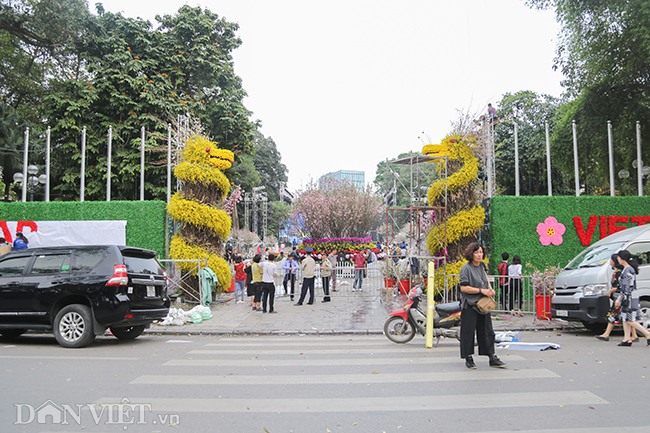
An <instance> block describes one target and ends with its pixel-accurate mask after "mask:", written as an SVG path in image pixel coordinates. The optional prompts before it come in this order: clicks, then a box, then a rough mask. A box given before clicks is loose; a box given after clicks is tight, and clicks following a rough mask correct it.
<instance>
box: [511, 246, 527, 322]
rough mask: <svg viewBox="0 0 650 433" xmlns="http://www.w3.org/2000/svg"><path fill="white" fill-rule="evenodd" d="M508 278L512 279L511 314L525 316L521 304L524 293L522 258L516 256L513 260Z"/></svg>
mask: <svg viewBox="0 0 650 433" xmlns="http://www.w3.org/2000/svg"><path fill="white" fill-rule="evenodd" d="M508 276H509V277H510V293H509V295H510V296H509V299H508V301H509V304H510V314H512V315H513V316H523V315H524V313H522V312H521V304H522V302H523V296H522V295H523V293H522V290H521V257H519V256H514V257H513V258H512V263H511V264H510V266H509V267H508ZM515 298H516V300H517V304H518V305H519V311H518V312H515Z"/></svg>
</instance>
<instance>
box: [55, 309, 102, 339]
mask: <svg viewBox="0 0 650 433" xmlns="http://www.w3.org/2000/svg"><path fill="white" fill-rule="evenodd" d="M53 328H54V337H55V338H56V341H57V342H58V343H59V344H60V345H61V346H63V347H69V348H79V347H85V346H88V345H89V344H90V343H92V342H93V340H94V339H95V333H94V332H93V322H92V314H91V312H90V307H88V306H86V305H81V304H72V305H66V306H65V307H63V308H61V310H60V311H59V312H58V313H57V315H56V317H55V318H54V326H53Z"/></svg>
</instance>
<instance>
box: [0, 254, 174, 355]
mask: <svg viewBox="0 0 650 433" xmlns="http://www.w3.org/2000/svg"><path fill="white" fill-rule="evenodd" d="M169 305H170V300H169V297H168V296H167V277H166V276H165V273H164V271H163V269H162V267H161V266H160V263H159V262H158V261H157V260H156V252H155V251H151V250H146V249H142V248H133V247H127V246H117V245H98V246H72V247H53V248H30V249H26V250H21V251H13V252H10V253H7V254H5V255H3V256H2V257H0V333H1V334H2V335H3V337H6V338H13V337H18V336H20V335H21V334H23V333H24V332H25V331H27V330H42V331H51V332H53V333H54V336H55V338H56V340H57V342H58V343H59V344H60V345H62V346H64V347H84V346H87V345H89V344H90V343H92V342H93V340H94V339H95V336H96V335H101V334H104V332H105V331H106V329H108V328H110V330H111V332H112V333H113V335H114V336H115V337H117V338H119V339H122V340H131V339H134V338H136V337H138V336H139V335H140V334H142V332H143V331H144V330H145V328H147V327H149V326H150V325H151V323H152V322H153V321H154V320H159V319H163V318H164V317H165V316H167V313H168V311H169Z"/></svg>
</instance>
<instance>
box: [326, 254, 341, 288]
mask: <svg viewBox="0 0 650 433" xmlns="http://www.w3.org/2000/svg"><path fill="white" fill-rule="evenodd" d="M338 258H339V252H338V250H337V249H336V248H334V249H333V250H332V251H330V254H329V255H328V256H327V260H329V261H330V263H331V264H332V292H336V266H337V263H336V262H337V261H338Z"/></svg>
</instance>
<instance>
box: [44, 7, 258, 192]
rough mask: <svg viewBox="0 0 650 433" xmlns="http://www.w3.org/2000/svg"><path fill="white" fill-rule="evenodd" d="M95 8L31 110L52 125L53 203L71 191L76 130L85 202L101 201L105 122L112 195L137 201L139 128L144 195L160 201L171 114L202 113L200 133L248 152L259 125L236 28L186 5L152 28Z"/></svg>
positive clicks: (76, 168)
mask: <svg viewBox="0 0 650 433" xmlns="http://www.w3.org/2000/svg"><path fill="white" fill-rule="evenodd" d="M100 12H102V13H101V14H100V16H95V17H91V18H89V21H88V22H87V26H86V30H85V32H84V33H83V34H82V35H81V36H82V37H79V38H78V39H77V40H75V43H74V44H71V45H69V46H68V49H69V51H70V52H69V54H68V55H67V65H70V68H69V69H68V73H67V75H65V76H62V75H60V74H59V75H53V76H47V77H46V78H47V80H46V81H47V82H46V83H45V85H46V86H47V89H48V91H47V95H45V96H43V98H42V101H41V100H39V102H42V103H39V104H35V105H34V106H33V107H32V112H33V113H34V115H33V116H32V117H34V118H37V119H39V120H42V127H43V128H44V127H45V126H46V125H50V126H51V127H52V139H53V153H52V167H53V170H52V178H53V182H52V183H53V185H55V187H54V191H53V197H54V199H75V198H76V197H77V196H78V194H79V183H80V179H79V176H80V170H79V160H80V158H81V154H80V148H81V145H80V141H81V131H82V129H83V127H86V133H87V136H86V147H87V153H86V191H85V195H86V198H87V199H89V200H94V199H103V197H104V191H105V182H106V177H105V174H106V161H107V157H106V150H107V130H108V127H109V126H112V128H113V133H112V138H113V140H112V147H113V155H112V166H113V168H112V173H113V185H112V194H113V199H127V200H128V199H136V198H138V197H139V193H140V190H139V178H140V167H139V165H140V141H141V140H140V128H141V127H145V129H146V131H147V135H146V152H147V155H146V161H147V164H146V173H145V174H146V177H145V198H146V199H151V198H164V197H165V194H166V187H165V186H166V168H165V167H164V165H165V158H166V137H167V133H166V122H167V121H168V120H171V119H174V118H175V117H176V115H177V114H182V113H186V112H191V113H193V114H194V115H195V116H197V117H200V118H201V119H202V121H203V124H204V125H206V127H207V132H208V135H210V136H211V138H212V139H214V140H216V141H217V142H218V145H219V146H220V147H223V148H227V149H230V150H233V152H235V153H236V155H237V157H238V158H239V157H240V156H241V155H242V154H246V153H250V152H252V147H251V142H252V138H253V134H254V131H255V129H256V127H257V125H256V123H254V122H252V121H251V120H250V119H249V116H250V112H249V111H248V110H247V109H246V108H245V107H244V105H243V102H242V99H243V97H244V96H245V91H244V90H243V88H242V87H241V80H240V79H239V77H237V76H236V75H235V74H234V73H233V65H232V58H231V54H230V53H231V51H232V50H233V49H234V48H236V47H237V46H239V44H240V43H241V41H240V39H239V38H237V37H236V36H235V31H236V30H237V24H233V23H229V22H227V21H225V20H224V19H222V18H220V17H219V16H218V15H216V14H214V13H212V12H210V11H209V10H207V9H205V10H204V9H201V8H192V7H189V6H183V7H181V8H180V9H179V11H178V12H177V13H176V14H174V15H173V16H169V15H165V16H163V17H157V21H158V25H157V26H156V27H154V26H152V25H151V24H150V23H149V22H148V21H143V20H140V19H132V18H125V17H123V16H122V15H120V14H112V13H108V12H104V11H103V10H100ZM34 126H35V128H34V129H37V127H38V125H34ZM35 132H36V131H35ZM34 137H35V138H34V139H35V141H37V140H38V138H37V137H38V134H37V133H35V134H34ZM41 140H42V139H41Z"/></svg>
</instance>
